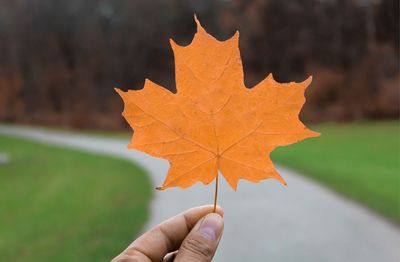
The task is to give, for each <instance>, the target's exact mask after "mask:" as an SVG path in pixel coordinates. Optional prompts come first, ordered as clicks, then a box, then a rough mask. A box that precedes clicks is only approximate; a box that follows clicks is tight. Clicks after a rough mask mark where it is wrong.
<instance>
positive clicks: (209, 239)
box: [175, 213, 224, 262]
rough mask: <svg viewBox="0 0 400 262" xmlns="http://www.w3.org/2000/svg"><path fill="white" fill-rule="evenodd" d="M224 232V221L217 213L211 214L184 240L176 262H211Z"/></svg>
mask: <svg viewBox="0 0 400 262" xmlns="http://www.w3.org/2000/svg"><path fill="white" fill-rule="evenodd" d="M223 230H224V220H223V219H222V217H221V216H220V215H219V214H217V213H210V214H208V215H206V216H205V217H204V218H203V219H200V220H199V222H197V224H196V225H195V226H194V228H193V229H192V231H190V233H189V234H188V235H187V237H186V238H185V239H184V240H183V242H182V245H181V247H180V248H179V251H178V254H177V256H176V258H175V261H176V262H182V261H187V262H209V261H211V259H212V258H213V256H214V254H215V251H216V250H217V247H218V243H219V240H220V239H221V236H222V232H223Z"/></svg>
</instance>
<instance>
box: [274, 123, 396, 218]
mask: <svg viewBox="0 0 400 262" xmlns="http://www.w3.org/2000/svg"><path fill="white" fill-rule="evenodd" d="M313 130H316V131H319V132H321V133H322V135H321V136H320V137H318V138H314V139H308V140H305V141H303V142H300V143H298V144H295V145H291V146H288V147H282V148H278V149H277V150H276V151H275V152H274V153H273V154H272V158H273V160H275V161H277V162H278V163H281V164H283V165H285V166H288V167H291V168H293V169H295V170H298V171H300V172H302V173H303V174H304V175H307V176H310V177H311V178H313V179H316V180H317V181H319V182H321V183H323V184H325V185H327V186H329V187H331V188H332V189H334V190H335V191H337V192H339V193H341V194H343V195H345V196H347V197H349V198H351V199H354V200H356V201H358V202H360V203H363V204H365V205H366V206H367V207H369V208H371V209H373V210H375V211H377V212H379V213H381V214H383V215H384V216H386V217H387V218H389V219H391V220H393V221H395V222H397V223H400V125H399V122H371V123H356V124H323V125H318V126H315V127H314V128H313Z"/></svg>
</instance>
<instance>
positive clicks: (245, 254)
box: [0, 124, 400, 262]
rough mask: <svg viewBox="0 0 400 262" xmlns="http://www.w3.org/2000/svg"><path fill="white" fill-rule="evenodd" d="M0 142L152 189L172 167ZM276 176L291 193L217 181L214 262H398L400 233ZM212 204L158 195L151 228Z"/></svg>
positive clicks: (107, 145) (203, 196) (198, 195)
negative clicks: (107, 163)
mask: <svg viewBox="0 0 400 262" xmlns="http://www.w3.org/2000/svg"><path fill="white" fill-rule="evenodd" d="M0 134H5V135H11V136H17V137H24V138H29V139H31V140H35V141H39V142H42V143H46V144H54V145H58V146H63V147H69V148H75V149H79V150H83V151H87V152H94V153H98V154H106V155H112V156H117V157H121V158H124V159H128V160H130V161H133V162H135V163H136V164H139V165H141V166H142V167H144V168H145V169H146V170H147V171H148V173H149V175H150V176H151V178H152V180H153V182H154V186H155V187H156V186H159V185H161V184H162V182H163V179H164V177H165V174H166V172H167V170H168V162H167V161H164V160H160V159H157V158H153V157H151V156H148V155H146V154H143V153H140V152H137V151H133V150H128V149H126V145H127V143H128V141H125V140H123V139H114V138H106V137H101V136H94V135H81V134H76V133H70V132H58V131H48V130H43V129H40V128H32V127H22V126H10V125H2V124H0ZM0 152H1V145H0ZM10 161H12V159H10ZM279 171H280V174H281V175H282V176H283V177H284V178H285V180H286V181H287V182H288V185H287V186H286V187H285V186H282V185H281V184H279V183H278V182H276V181H272V180H265V181H263V182H261V183H259V184H253V183H249V182H246V181H241V182H240V183H239V186H238V191H237V192H234V191H233V190H232V189H231V188H229V187H228V185H227V183H226V182H225V181H224V180H223V179H220V187H219V189H220V190H219V204H220V205H221V206H222V208H223V209H224V211H225V232H224V236H223V238H222V240H221V244H220V248H219V250H218V252H217V254H216V256H215V259H214V261H217V262H218V261H220V262H221V261H248V262H250V261H274V262H276V261H277V262H279V261H308V262H313V261H318V262H319V261H324V262H330V261H352V262H353V261H360V262H361V261H363V262H369V261H371V262H372V261H374V262H375V261H379V262H392V261H393V262H395V261H396V262H397V261H400V229H399V228H398V227H397V226H395V225H393V224H391V223H390V222H388V221H386V220H385V219H383V218H382V217H380V216H378V215H376V214H374V213H372V212H370V211H369V210H367V209H365V208H363V207H361V206H359V205H358V204H356V203H354V202H352V201H349V200H346V199H344V198H342V197H341V196H339V195H337V194H335V193H333V192H331V191H330V190H328V189H326V188H324V187H323V186H321V185H319V184H317V183H314V182H313V181H311V180H309V179H306V178H305V177H303V176H301V175H298V174H297V173H296V172H293V171H290V170H288V169H285V168H279ZM343 183H345V181H343ZM213 197H214V186H213V185H209V186H203V185H202V184H197V185H195V186H194V187H192V188H189V189H186V190H182V189H175V188H173V189H167V190H165V191H161V192H159V191H155V193H154V199H153V201H152V206H151V212H152V214H151V219H150V221H149V222H148V226H147V228H150V227H152V226H153V225H155V224H158V223H159V222H161V221H163V220H164V219H166V218H168V217H170V216H173V215H175V214H177V213H178V212H181V211H183V210H185V209H187V208H190V207H193V206H196V205H202V204H210V203H212V202H213ZM394 208H395V207H394ZM127 244H128V243H127Z"/></svg>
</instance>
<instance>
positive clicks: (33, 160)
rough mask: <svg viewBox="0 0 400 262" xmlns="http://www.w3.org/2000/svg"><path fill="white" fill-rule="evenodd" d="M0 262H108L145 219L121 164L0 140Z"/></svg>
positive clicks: (133, 174)
mask: <svg viewBox="0 0 400 262" xmlns="http://www.w3.org/2000/svg"><path fill="white" fill-rule="evenodd" d="M0 152H3V153H4V152H5V153H7V154H8V155H9V157H10V160H11V161H10V163H8V164H6V165H0V254H1V258H0V260H1V261H110V260H111V258H113V256H115V255H117V254H118V253H119V252H120V251H122V250H123V249H124V248H125V247H126V245H127V244H128V243H130V242H131V240H132V239H133V238H134V236H135V235H137V234H138V233H139V231H140V230H141V228H142V227H143V225H144V223H145V222H146V220H147V218H148V217H149V202H150V199H151V183H150V180H149V178H148V177H147V175H146V174H145V172H144V171H143V170H142V169H140V168H138V167H136V166H134V165H132V164H131V163H129V162H128V161H124V160H119V159H116V158H110V157H104V156H97V155H93V154H87V153H82V152H79V151H74V150H67V149H60V148H57V147H53V146H46V145H42V144H39V143H34V142H30V141H25V140H21V139H15V138H11V137H5V136H0Z"/></svg>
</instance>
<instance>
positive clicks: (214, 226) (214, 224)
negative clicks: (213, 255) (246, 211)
mask: <svg viewBox="0 0 400 262" xmlns="http://www.w3.org/2000/svg"><path fill="white" fill-rule="evenodd" d="M223 225H224V221H223V219H222V217H221V216H220V215H218V214H216V213H211V214H208V215H206V217H205V218H204V219H203V221H202V222H201V224H200V228H199V232H200V233H201V234H202V235H203V236H205V237H206V238H208V239H210V240H216V239H217V238H218V237H219V235H220V234H221V231H222V227H223Z"/></svg>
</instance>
